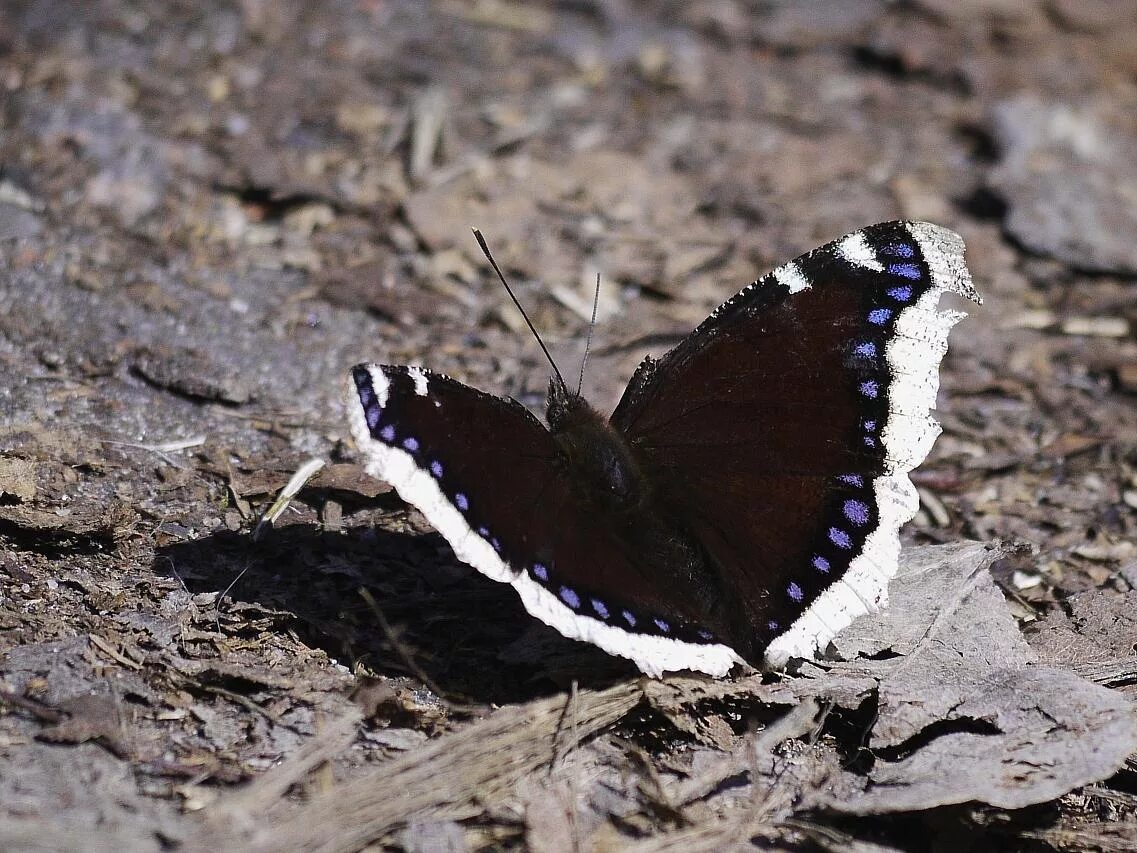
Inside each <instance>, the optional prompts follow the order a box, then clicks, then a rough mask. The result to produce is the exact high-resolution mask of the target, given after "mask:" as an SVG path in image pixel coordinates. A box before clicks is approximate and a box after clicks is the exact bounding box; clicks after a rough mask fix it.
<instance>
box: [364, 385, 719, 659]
mask: <svg viewBox="0 0 1137 853" xmlns="http://www.w3.org/2000/svg"><path fill="white" fill-rule="evenodd" d="M352 380H353V381H352V387H351V392H350V394H349V400H348V408H349V412H350V419H351V429H352V435H353V437H354V439H355V442H356V444H357V445H358V446H359V448H360V449H361V450H362V451H363V452H364V454H365V455H366V457H367V460H368V462H367V470H368V472H369V473H370V474H372V475H373V476H375V477H378V478H379V479H382V480H385V481H387V482H389V483H390V484H391V485H392V486H394V487H395V489H396V490H397V491H398V493H399V495H400V497H402V498H403V499H404V500H405V501H407V502H408V503H410V504H412V505H413V506H415V507H417V508H418V509H419V510H420V511H421V512H422V514H423V515H424V516H425V517H426V519H427V520H428V521H429V522H430V523H431V524H432V525H433V526H434V527H435V528H436V529H437V530H438V531H439V533H441V534H442V535H443V536H444V537H445V538H446V540H447V541H448V542H449V543H450V546H451V547H452V548H453V550H454V553H455V555H456V556H457V557H458V558H459V559H460V560H462V561H464V562H466V563H468V564H470V565H471V566H473V567H474V568H476V569H477V570H478V571H480V572H482V573H483V574H485V575H487V576H488V577H490V578H493V579H494V580H497V581H501V582H504V583H510V584H512V585H513V586H514V587H515V588H516V590H517V592H518V594H519V595H520V596H521V599H522V601H523V603H524V605H525V608H526V609H527V610H528V611H529V612H530V613H531V614H533V615H534V616H536V617H537V618H539V619H541V620H542V621H543V622H545V623H546V624H548V625H551V626H552V627H554V628H556V629H557V630H558V631H560V632H561V633H562V634H564V635H565V636H567V637H571V638H574V639H580V640H586V641H588V642H592V643H595V644H596V645H598V646H600V647H601V648H602V649H604V650H605V651H607V652H609V653H611V654H616V655H621V656H623V657H627V658H630V659H631V660H633V661H634V662H635V663H636V664H637V665H638V666H639V667H640V668H641V669H642V670H643V671H644V672H647V673H650V674H654V675H659V674H661V673H662V672H664V671H670V670H681V669H694V670H699V671H703V672H707V673H710V674H713V675H722V674H725V673H726V671H727V670H729V669H730V667H731V666H732V665H733V664H734V663H735V662H736V661H737V660H738V658H737V656H736V655H735V654H734V652H733V651H732V650H730V649H729V648H727V647H726V646H724V645H722V644H721V643H719V642H717V641H715V638H713V637H711V636H710V635H709V634H706V633H705V632H703V633H700V629H699V626H698V624H697V616H698V614H697V613H695V612H692V611H691V610H690V608H689V605H688V600H689V598H690V596H689V595H687V594H686V592H685V591H684V590H681V589H670V588H667V587H666V586H665V585H659V584H656V583H654V582H653V573H652V571H651V568H652V567H651V566H648V565H646V564H645V562H644V561H643V560H642V559H640V557H641V555H639V554H637V553H635V550H634V549H631V548H629V547H628V542H629V537H628V536H626V535H622V534H621V532H620V531H618V530H614V529H613V528H612V526H611V524H610V523H609V521H608V520H607V519H606V518H604V517H602V516H596V515H591V514H590V513H589V512H588V511H587V508H586V505H585V504H584V503H582V502H581V500H580V499H579V497H578V495H577V494H576V493H575V491H574V489H573V486H572V483H571V482H570V481H569V478H568V477H567V475H566V472H565V466H564V463H563V460H562V459H561V456H560V453H559V451H558V448H557V445H556V442H555V441H554V439H553V437H552V435H551V434H550V433H549V432H548V430H546V429H545V427H544V426H543V425H542V424H541V423H540V422H539V421H538V420H537V419H536V418H535V417H534V416H533V415H532V414H530V413H529V412H528V411H527V410H526V409H525V408H524V407H522V406H521V405H519V404H518V403H516V402H514V401H512V400H506V399H502V398H498V397H493V396H490V395H488V394H483V393H481V392H479V391H476V390H474V389H472V388H470V387H468V386H466V385H462V384H461V383H459V382H456V381H454V380H452V379H450V378H448V377H446V376H442V375H439V374H435V373H431V372H429V371H426V370H424V369H422V368H417V367H392V366H383V365H359V366H357V367H355V368H354V369H353V370H352ZM633 602H634V604H633Z"/></svg>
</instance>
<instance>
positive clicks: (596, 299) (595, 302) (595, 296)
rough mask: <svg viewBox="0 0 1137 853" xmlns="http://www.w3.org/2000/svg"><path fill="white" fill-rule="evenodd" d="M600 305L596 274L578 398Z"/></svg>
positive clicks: (581, 365)
mask: <svg viewBox="0 0 1137 853" xmlns="http://www.w3.org/2000/svg"><path fill="white" fill-rule="evenodd" d="M599 304H600V273H597V274H596V292H595V293H593V294H592V319H591V320H589V321H588V337H587V338H586V339H585V341H584V358H582V359H581V360H580V378H579V379H578V380H577V381H576V396H578V397H579V396H580V389H581V388H583V387H584V367H585V365H587V364H588V353H589V352H590V351H591V349H592V330H593V329H595V328H596V307H597V306H598V305H599Z"/></svg>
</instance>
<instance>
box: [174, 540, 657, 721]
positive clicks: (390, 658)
mask: <svg viewBox="0 0 1137 853" xmlns="http://www.w3.org/2000/svg"><path fill="white" fill-rule="evenodd" d="M154 568H155V571H156V572H158V573H159V574H165V575H167V576H173V577H177V578H178V580H179V581H180V582H181V583H182V584H183V585H184V586H185V588H186V590H187V591H188V592H189V593H191V594H193V595H195V596H196V595H199V594H210V593H212V594H216V595H217V597H216V599H215V600H214V601H213V607H215V608H216V612H214V613H212V614H210V615H209V618H208V620H207V621H209V622H210V623H211V624H212V626H214V628H215V630H221V631H223V632H226V633H232V634H240V635H241V636H247V631H246V628H247V623H248V621H249V620H250V619H251V618H258V619H262V618H263V616H264V615H265V612H266V611H267V613H268V614H270V615H271V617H272V618H271V619H270V623H271V624H272V625H273V626H274V627H273V630H276V631H286V630H290V631H292V632H294V633H295V634H296V636H297V637H298V638H299V639H300V640H301V642H303V643H304V644H305V645H307V646H309V647H311V648H319V649H323V650H324V651H325V652H326V653H327V654H328V656H329V657H330V658H332V659H333V660H335V661H337V662H339V663H341V664H343V665H345V666H348V667H350V668H352V669H353V671H357V672H358V671H361V670H362V671H364V672H371V673H373V674H375V675H377V676H382V677H388V678H392V679H398V678H406V679H409V680H411V681H418V682H423V683H426V684H427V685H428V686H430V687H431V688H433V689H435V690H437V691H438V692H439V693H440V694H441V695H442V696H443V697H445V698H448V699H452V700H455V701H460V702H461V701H466V702H475V703H497V704H500V703H513V702H524V701H528V700H531V699H534V698H538V697H540V696H545V695H550V694H552V693H557V692H562V691H564V690H565V689H567V688H568V687H569V686H570V685H571V684H572V682H573V681H576V682H577V683H578V684H579V685H580V686H582V687H602V686H605V685H607V684H611V683H613V682H615V681H620V680H624V679H627V678H628V677H632V676H634V675H635V673H636V671H635V668H634V667H633V666H631V665H630V664H628V663H627V662H625V661H622V660H620V659H616V658H612V657H610V656H608V655H606V654H604V653H603V652H601V651H600V650H598V649H596V648H594V647H592V646H590V645H587V644H584V643H578V642H574V641H571V640H567V639H565V638H564V637H562V636H560V634H558V633H557V632H556V631H554V630H553V629H551V628H548V627H547V626H545V625H543V624H541V623H540V622H538V621H537V620H535V619H533V617H531V616H530V615H529V614H527V613H526V612H525V609H524V608H523V607H522V605H521V602H520V600H519V599H518V597H517V595H516V593H514V591H513V589H512V587H510V586H509V585H507V584H500V583H495V582H494V581H491V580H488V579H487V578H484V577H483V576H481V575H479V574H478V573H477V572H475V571H474V570H473V569H470V568H469V567H467V566H465V565H463V564H462V563H460V562H458V561H457V560H456V559H455V557H454V555H453V553H452V552H451V551H450V548H449V546H448V545H447V544H446V542H445V540H443V539H442V538H441V537H440V536H438V535H436V534H433V533H425V534H423V533H415V532H399V531H392V530H388V529H386V528H385V526H383V525H380V526H376V527H370V526H366V527H359V528H352V529H350V530H345V531H343V532H330V531H328V530H325V529H324V528H322V527H320V526H317V525H315V524H311V525H310V524H291V525H288V526H285V527H281V528H277V529H274V530H270V531H268V532H267V533H266V534H265V535H264V536H262V537H261V538H260V539H259V540H258V541H256V542H254V541H253V540H252V537H250V536H249V535H248V533H243V532H242V533H234V532H229V531H223V532H217V533H213V534H210V535H208V536H204V537H202V538H199V539H194V540H191V541H184V542H177V543H172V544H169V545H166V546H163V547H160V548H159V549H158V551H157V553H156V557H155V562H154ZM207 602H208V599H207ZM250 606H251V607H253V608H254V610H253V611H252V612H249V608H250ZM206 609H207V610H208V607H207V608H206ZM258 611H259V612H258ZM243 614H244V615H243Z"/></svg>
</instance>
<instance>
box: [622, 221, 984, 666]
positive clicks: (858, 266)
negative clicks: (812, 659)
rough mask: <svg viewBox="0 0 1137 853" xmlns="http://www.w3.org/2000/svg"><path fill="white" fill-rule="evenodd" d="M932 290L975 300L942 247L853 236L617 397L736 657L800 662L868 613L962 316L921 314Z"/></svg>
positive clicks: (904, 514) (737, 302) (781, 275)
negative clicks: (735, 623) (734, 622)
mask: <svg viewBox="0 0 1137 853" xmlns="http://www.w3.org/2000/svg"><path fill="white" fill-rule="evenodd" d="M944 291H952V292H955V293H959V294H962V295H964V296H967V297H969V298H972V299H975V300H976V301H978V296H977V294H976V293H975V291H974V289H973V288H972V286H971V282H970V277H969V276H968V273H967V269H966V266H965V265H964V262H963V244H962V241H961V240H960V239H959V237H958V236H956V235H955V234H953V233H952V232H950V231H947V230H945V229H942V228H939V227H937V226H934V225H929V224H927V223H906V222H890V223H884V224H881V225H875V226H871V227H869V228H866V229H864V230H862V231H858V232H854V233H853V234H850V235H848V236H847V237H844V238H842V239H841V240H837V241H835V242H833V243H830V244H828V245H826V246H823V247H821V248H820V249H816V250H815V251H813V252H810V253H809V254H807V255H804V256H803V257H801V258H798V259H797V260H795V261H792V262H790V263H788V264H785V265H783V266H781V267H779V268H778V269H776V270H774V271H773V272H771V273H770V274H768V275H766V276H765V277H763V278H762V279H761V280H759V281H757V282H755V283H754V284H753V285H751V286H750V287H748V288H746V289H745V290H743V291H742V292H741V293H739V294H738V295H737V296H735V297H734V298H733V299H731V300H729V301H728V302H726V303H725V304H724V305H722V306H721V307H720V308H719V309H718V310H716V311H715V312H714V313H713V314H712V315H711V316H710V317H709V318H708V319H707V320H706V321H705V322H704V323H703V324H702V325H700V326H699V328H698V329H696V330H695V332H693V333H692V334H691V335H690V336H689V337H688V338H686V339H685V340H684V341H683V342H682V343H681V344H679V345H678V346H677V347H676V348H675V349H673V350H671V351H670V352H668V353H667V354H666V355H665V356H664V357H663V358H662V359H660V360H659V361H658V362H645V364H644V365H642V366H641V368H640V370H638V371H637V373H636V375H635V376H634V377H633V379H632V382H631V383H630V384H629V387H628V390H627V391H626V392H625V394H624V397H623V399H622V400H621V401H620V404H619V406H618V407H617V409H616V411H615V412H614V414H613V415H612V424H613V426H615V427H616V428H617V429H618V430H619V431H621V432H622V433H623V434H624V436H625V437H626V438H627V439H628V441H629V442H630V444H631V446H632V447H633V450H634V452H635V453H636V454H638V455H639V457H640V458H641V459H642V460H643V461H644V467H645V468H646V469H647V470H649V471H651V472H652V476H653V477H654V478H655V480H656V483H657V488H658V489H659V492H660V494H661V496H662V499H663V500H664V501H665V502H666V503H667V504H668V505H669V506H671V507H673V511H674V513H675V514H676V516H677V517H681V518H683V519H685V521H686V524H687V525H688V529H689V532H690V533H691V534H692V535H693V536H694V537H695V538H696V539H697V540H699V541H700V542H701V543H702V544H703V546H704V547H705V548H706V550H707V552H708V553H709V555H710V556H711V558H712V564H713V565H714V566H715V567H716V568H717V570H718V571H719V572H720V573H721V575H722V577H721V581H722V583H723V584H724V585H725V586H726V588H728V589H730V590H732V591H733V592H734V593H735V595H736V596H737V599H738V602H739V606H740V608H741V609H742V611H743V612H744V615H745V620H744V621H745V623H746V624H747V626H748V631H749V634H748V635H747V636H735V637H732V638H730V642H731V644H732V645H733V647H734V648H735V649H736V650H738V651H739V652H741V653H742V654H744V655H746V656H749V657H752V658H753V657H754V656H755V655H756V654H757V653H761V652H762V650H763V649H764V650H765V656H766V659H767V661H768V662H769V663H771V664H773V665H780V664H782V663H784V662H785V660H786V659H787V658H788V657H790V656H808V655H810V654H812V653H813V652H814V651H815V650H816V648H818V647H819V646H821V645H823V644H824V643H826V642H828V640H829V639H830V638H831V637H832V636H833V635H834V634H836V632H837V631H839V630H840V629H841V628H843V627H844V626H845V625H847V624H848V623H849V622H851V621H852V620H853V619H854V618H856V617H857V616H859V615H861V614H863V613H866V612H870V611H873V610H876V609H878V608H880V607H881V606H883V604H884V603H885V600H886V596H887V583H888V579H889V578H890V577H891V576H892V575H893V574H894V573H895V572H896V568H897V560H898V554H899V535H898V530H899V528H900V525H901V524H903V523H904V522H905V521H908V520H909V519H910V518H911V517H912V516H913V515H914V514H915V512H916V509H917V506H918V500H917V496H916V492H915V489H914V487H913V486H912V483H911V481H910V480H909V478H908V472H909V471H911V470H912V468H914V467H915V466H916V465H918V464H919V463H920V462H921V461H922V460H923V459H924V457H925V456H926V455H927V452H928V450H929V449H930V447H931V444H932V442H933V441H934V440H935V437H936V435H938V433H939V427H938V425H937V424H936V423H935V421H934V420H933V419H932V418H931V416H930V413H929V410H930V409H931V408H932V407H933V406H934V404H935V397H936V391H937V388H938V385H939V365H940V361H941V359H942V357H943V355H944V352H945V351H946V348H947V335H948V331H949V330H950V328H951V326H952V325H953V324H954V323H955V322H956V321H957V320H959V319H960V318H961V317H962V316H963V315H962V314H960V313H958V312H952V311H942V312H941V311H938V310H937V308H936V306H937V303H938V301H939V297H940V294H941V293H943V292H944Z"/></svg>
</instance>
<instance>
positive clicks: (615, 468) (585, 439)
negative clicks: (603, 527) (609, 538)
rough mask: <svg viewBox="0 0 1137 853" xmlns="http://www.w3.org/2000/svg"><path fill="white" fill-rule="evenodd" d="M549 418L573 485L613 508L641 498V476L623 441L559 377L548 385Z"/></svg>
mask: <svg viewBox="0 0 1137 853" xmlns="http://www.w3.org/2000/svg"><path fill="white" fill-rule="evenodd" d="M545 417H546V418H547V419H548V421H549V429H550V430H551V431H552V433H553V437H554V438H555V439H556V442H557V445H558V447H559V448H560V450H561V453H562V455H563V459H564V461H565V463H566V465H567V466H568V470H569V472H570V474H571V476H572V478H573V480H574V481H575V482H577V483H578V485H581V486H583V487H584V488H585V489H586V491H587V493H588V495H589V496H590V497H591V498H593V499H595V500H597V501H598V502H600V503H602V504H604V505H606V506H608V507H609V508H610V509H615V508H618V507H625V508H629V507H632V506H636V505H638V504H639V503H640V501H641V499H642V497H643V478H642V476H641V473H640V470H639V466H638V465H636V463H635V460H634V459H633V458H632V455H631V453H630V452H629V450H628V445H627V443H626V442H625V441H624V439H623V437H622V436H620V434H619V433H617V432H616V430H615V429H614V428H613V427H612V426H611V425H610V424H609V423H608V421H607V420H606V419H605V418H604V417H603V416H602V415H601V414H600V413H599V412H597V411H596V410H595V409H594V408H592V406H590V405H589V404H588V401H587V400H585V399H584V397H583V396H581V395H580V394H577V393H575V392H573V391H571V390H569V389H568V387H567V386H566V385H565V384H564V382H563V381H561V380H560V379H559V378H558V377H553V379H551V380H550V381H549V396H548V401H547V404H546V414H545Z"/></svg>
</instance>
